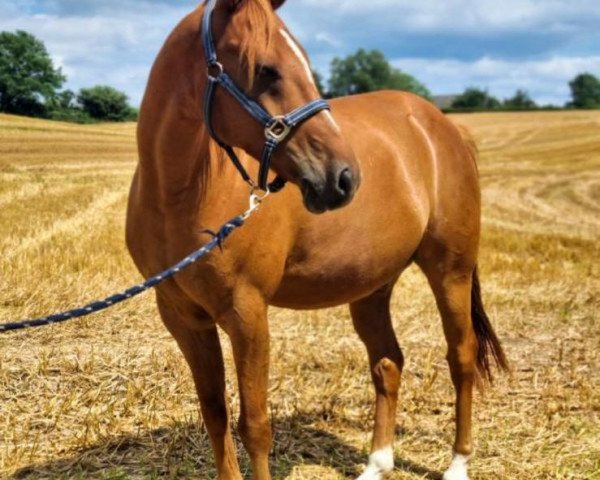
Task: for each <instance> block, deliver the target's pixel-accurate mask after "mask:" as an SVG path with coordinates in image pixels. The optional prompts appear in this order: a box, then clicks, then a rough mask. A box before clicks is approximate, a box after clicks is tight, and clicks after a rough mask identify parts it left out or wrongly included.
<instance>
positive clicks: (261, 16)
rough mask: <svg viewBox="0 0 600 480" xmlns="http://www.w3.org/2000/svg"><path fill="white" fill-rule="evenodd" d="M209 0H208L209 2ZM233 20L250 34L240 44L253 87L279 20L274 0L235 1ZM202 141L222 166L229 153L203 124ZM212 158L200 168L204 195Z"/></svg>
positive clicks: (248, 82) (247, 84)
mask: <svg viewBox="0 0 600 480" xmlns="http://www.w3.org/2000/svg"><path fill="white" fill-rule="evenodd" d="M205 4H206V3H205ZM232 21H233V22H234V27H235V28H236V29H240V30H242V31H244V32H246V34H245V35H244V36H243V39H242V42H241V44H240V59H239V61H240V70H241V71H242V72H245V73H246V78H245V79H244V80H245V81H244V87H245V88H247V89H251V88H252V86H253V83H254V78H255V74H256V58H257V56H258V54H259V52H261V51H264V50H265V49H268V48H269V47H270V45H271V40H272V38H273V33H274V32H275V29H276V26H277V23H276V16H275V13H274V11H273V6H272V4H271V1H270V0H238V1H237V2H235V3H232ZM202 136H203V140H202V143H203V144H204V146H205V150H204V153H203V155H206V156H207V157H208V158H213V159H217V162H216V164H217V165H218V166H219V167H218V168H219V169H220V168H222V167H223V165H224V164H225V162H226V161H227V157H226V155H225V153H224V151H223V149H222V148H221V147H220V146H219V145H218V143H217V142H216V141H215V140H214V139H213V138H211V137H210V135H209V134H208V129H207V128H203V132H202ZM210 170H211V162H210V161H206V162H202V167H201V171H200V179H199V180H200V184H201V187H200V192H201V197H204V194H205V193H206V189H205V186H206V182H207V181H208V178H209V177H210Z"/></svg>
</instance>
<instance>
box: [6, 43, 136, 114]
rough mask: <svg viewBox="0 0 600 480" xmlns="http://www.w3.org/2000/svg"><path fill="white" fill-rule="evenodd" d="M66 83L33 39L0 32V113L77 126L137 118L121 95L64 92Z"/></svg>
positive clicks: (95, 90)
mask: <svg viewBox="0 0 600 480" xmlns="http://www.w3.org/2000/svg"><path fill="white" fill-rule="evenodd" d="M66 80H67V77H66V76H65V75H64V74H63V73H62V70H61V69H60V68H57V67H55V66H54V64H53V62H52V58H51V57H50V55H49V53H48V50H47V49H46V46H45V45H44V44H43V43H42V42H41V41H40V40H38V39H37V38H36V37H34V36H33V35H31V34H30V33H27V32H24V31H17V32H15V33H11V32H0V112H6V113H13V114H16V115H26V116H30V117H41V118H49V119H53V120H63V121H72V122H78V123H90V122H94V121H114V122H119V121H126V120H135V119H136V118H137V110H136V109H134V108H133V107H131V105H130V104H129V100H128V98H127V95H125V94H124V93H123V92H120V91H118V90H116V89H115V88H113V87H110V86H108V85H97V86H94V87H91V88H82V89H81V90H79V92H78V93H75V92H73V91H71V90H63V85H64V84H65V82H66Z"/></svg>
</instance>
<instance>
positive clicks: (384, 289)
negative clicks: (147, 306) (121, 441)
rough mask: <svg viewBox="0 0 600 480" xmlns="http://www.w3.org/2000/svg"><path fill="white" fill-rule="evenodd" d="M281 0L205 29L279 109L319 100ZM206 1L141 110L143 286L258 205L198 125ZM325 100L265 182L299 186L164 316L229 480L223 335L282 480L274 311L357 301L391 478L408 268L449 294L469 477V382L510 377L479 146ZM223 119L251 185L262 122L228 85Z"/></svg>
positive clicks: (134, 221) (386, 104) (432, 112)
mask: <svg viewBox="0 0 600 480" xmlns="http://www.w3.org/2000/svg"><path fill="white" fill-rule="evenodd" d="M282 3H283V1H282V0H279V1H276V0H218V2H217V5H216V8H215V10H214V14H213V19H212V23H211V28H212V35H213V38H214V41H215V44H216V50H217V53H218V56H219V60H220V62H221V63H222V65H223V67H224V70H225V71H226V72H228V73H229V75H230V76H231V78H232V79H233V80H234V81H235V82H236V83H237V84H238V85H241V86H242V87H243V88H244V90H245V92H246V94H247V95H248V96H249V97H250V98H252V99H254V100H256V101H257V102H258V103H259V104H260V105H262V106H263V107H264V109H266V110H267V111H268V112H270V114H271V115H274V114H280V113H285V112H289V111H291V110H293V109H295V108H297V107H299V106H301V105H305V104H306V103H308V102H310V101H312V100H315V99H317V98H318V92H317V88H316V87H315V84H314V82H313V79H312V75H311V70H310V66H309V63H308V59H307V57H306V54H305V52H304V51H303V50H302V48H301V47H300V46H299V45H298V44H297V43H296V41H295V40H294V38H293V37H292V35H291V34H290V33H289V31H288V30H287V29H286V27H285V26H284V24H283V23H282V21H281V20H280V19H279V17H278V16H277V15H276V13H275V10H276V9H277V8H278V7H279V6H280V5H281V4H282ZM205 8H206V6H205V5H201V6H199V7H198V9H196V10H195V11H194V12H193V13H191V14H190V15H189V16H188V17H186V18H185V19H184V20H183V21H182V22H181V23H180V24H179V25H178V26H177V27H176V28H175V30H174V31H173V33H172V34H171V35H170V37H169V38H168V40H167V41H166V44H165V45H164V47H163V49H162V51H161V52H160V54H159V56H158V59H157V60H156V63H155V65H154V67H153V69H152V72H151V75H150V79H149V83H148V88H147V91H146V95H145V97H144V101H143V104H142V108H141V112H140V120H139V127H138V142H139V155H140V161H139V165H138V168H137V171H136V174H135V177H134V180H133V185H132V188H131V195H130V200H129V209H128V219H127V243H128V247H129V249H130V252H131V255H132V256H133V259H134V260H135V262H136V265H137V266H138V268H139V270H140V271H141V273H142V274H143V275H144V276H146V277H148V276H150V275H152V274H154V273H155V272H158V271H161V270H163V269H164V268H165V267H168V266H170V265H171V264H173V263H175V262H176V261H178V260H180V259H181V258H183V257H184V256H186V255H187V254H189V253H190V252H192V251H194V250H196V249H197V248H198V247H199V246H201V245H202V244H203V243H205V242H206V241H207V240H209V239H210V235H209V234H207V233H206V229H210V228H213V229H214V228H216V227H218V226H219V225H221V224H222V223H223V222H224V221H226V220H227V219H229V218H231V217H232V216H235V215H237V214H239V213H240V212H242V211H244V210H245V209H246V208H247V201H248V188H247V185H246V184H245V183H244V181H243V180H242V179H241V178H240V176H239V175H238V172H237V170H236V169H235V168H234V167H233V166H232V165H231V164H229V162H226V161H225V160H224V157H223V155H222V154H221V151H220V149H219V147H218V145H217V144H216V143H215V142H214V141H213V140H212V138H211V137H210V135H209V132H208V129H207V125H206V124H205V122H204V119H203V115H202V112H203V107H204V91H205V89H206V86H207V67H206V60H207V59H206V58H205V54H204V50H203V46H202V42H201V19H202V17H203V13H204V11H205ZM331 107H332V113H330V112H329V111H327V110H323V111H320V112H319V113H317V114H316V115H314V116H313V117H312V118H310V119H309V120H307V121H305V122H304V123H303V124H302V125H300V126H299V127H298V128H296V129H295V130H294V131H293V132H292V134H291V135H290V136H289V137H288V138H287V139H286V140H285V141H284V142H283V143H282V144H281V146H280V147H279V148H278V149H277V150H276V152H275V155H274V157H273V163H272V175H271V177H270V178H273V176H274V174H275V173H276V174H277V175H279V176H280V177H281V178H283V179H284V180H288V181H290V182H291V183H292V185H289V186H288V187H287V188H285V189H284V190H283V191H281V192H280V193H277V194H272V195H271V196H270V197H269V198H268V200H266V201H265V202H264V204H263V207H262V208H261V210H259V211H258V212H257V213H256V214H255V215H254V216H253V217H252V218H250V219H249V220H248V221H247V223H246V225H245V226H244V227H243V228H242V229H240V230H239V231H237V232H236V233H235V234H234V235H232V236H231V238H230V239H228V240H227V242H225V244H224V245H223V249H222V252H216V253H213V254H211V255H210V256H209V257H207V258H206V259H204V260H202V261H201V262H199V263H197V264H195V265H194V266H192V267H191V268H190V269H189V270H186V271H185V272H182V273H181V274H179V275H178V276H177V277H176V278H175V279H173V280H170V281H168V282H166V284H164V285H162V286H160V287H159V288H158V289H157V304H158V308H159V311H160V315H161V317H162V319H163V321H164V323H165V325H166V327H167V328H168V330H169V331H170V332H171V334H172V335H173V336H174V338H175V339H176V341H177V343H178V345H179V347H180V348H181V350H182V352H183V354H184V356H185V359H186V360H187V362H188V363H189V365H190V368H191V371H192V374H193V377H194V381H195V385H196V387H197V391H198V396H199V399H200V404H201V410H202V415H203V418H204V422H205V424H206V428H207V430H208V433H209V435H210V439H211V442H212V446H213V450H214V455H215V460H216V466H217V470H218V475H219V478H220V479H223V480H225V479H240V478H241V474H240V469H239V466H238V461H237V459H236V449H235V446H234V442H233V440H232V434H231V429H230V419H229V412H228V408H227V400H226V392H225V378H224V366H223V358H222V352H221V345H220V343H219V337H218V335H217V328H218V327H220V328H222V329H223V330H224V331H225V332H226V334H227V335H228V336H229V338H230V340H231V343H232V347H233V355H234V360H235V365H236V370H237V376H238V382H239V392H240V399H241V413H240V418H239V424H238V425H239V433H240V436H241V438H242V441H243V443H244V446H245V448H246V450H247V451H248V453H249V455H250V459H251V462H252V471H253V478H255V479H257V480H266V479H269V478H271V477H270V473H269V465H268V454H269V450H270V448H271V429H270V424H269V415H268V412H267V385H268V375H269V324H268V320H267V310H268V306H269V305H276V306H279V307H286V308H293V309H315V308H326V307H331V306H335V305H340V304H344V303H348V304H350V310H351V313H352V319H353V322H354V326H355V328H356V331H357V332H358V335H359V336H360V338H361V339H362V341H363V342H364V343H365V346H366V349H367V352H368V356H369V362H370V366H371V375H372V379H373V383H374V385H375V394H376V409H375V427H374V434H373V441H372V451H371V455H370V457H369V463H368V466H367V468H366V471H365V472H364V474H363V475H361V477H360V478H361V479H379V478H382V476H383V475H384V474H385V473H387V472H389V471H391V470H392V469H393V466H394V456H393V449H392V444H393V440H394V430H395V415H396V403H397V398H398V397H397V395H398V388H399V385H400V377H401V372H402V367H403V363H404V362H403V357H402V352H401V350H400V348H399V346H398V343H397V340H396V337H395V335H394V331H393V327H392V322H391V317H390V296H391V294H392V288H393V286H394V284H395V283H396V280H397V279H398V277H399V276H400V274H401V273H402V271H403V270H404V269H405V268H406V267H407V266H408V265H410V264H411V263H412V262H415V263H416V264H417V265H418V266H419V267H420V268H421V269H422V271H423V272H424V274H425V275H426V276H427V279H428V280H429V283H430V285H431V288H432V290H433V293H434V295H435V298H436V300H437V305H438V307H439V311H440V313H441V317H442V322H443V327H444V333H445V337H446V340H447V343H448V355H447V359H448V362H449V366H450V372H451V376H452V381H453V383H454V386H455V388H456V439H455V443H454V449H453V452H454V453H453V460H452V463H451V465H450V468H449V469H448V471H447V472H446V474H445V478H447V479H461V480H463V479H466V478H468V477H467V465H466V464H467V460H468V457H469V455H470V454H471V450H472V439H471V403H472V390H473V385H474V383H475V382H476V381H477V379H478V377H479V376H484V377H489V376H490V360H489V359H490V358H495V360H496V362H497V363H498V364H499V365H500V366H501V367H506V360H505V357H504V354H503V352H502V348H501V346H500V343H499V341H498V339H497V337H496V335H495V334H494V332H493V329H492V327H491V325H490V323H489V320H488V318H487V316H486V314H485V312H484V310H483V307H482V303H481V298H480V291H479V284H478V279H477V270H476V265H477V252H478V243H479V231H480V191H479V183H478V173H477V166H476V163H475V161H476V155H475V149H474V146H473V145H472V143H471V142H470V141H469V140H468V137H467V136H466V134H464V133H461V131H459V129H457V127H456V126H455V125H453V124H452V123H451V122H450V121H449V120H448V119H447V118H446V117H445V116H444V115H442V114H441V113H440V112H439V111H438V110H437V109H436V108H435V107H433V106H432V105H430V104H429V103H428V102H426V101H424V100H423V99H421V98H419V97H417V96H414V95H411V94H408V93H402V92H381V93H374V94H368V95H357V96H353V97H348V98H341V99H337V100H334V101H332V102H331ZM212 111H213V115H212V123H213V125H212V127H213V129H214V132H216V133H217V134H218V137H219V138H220V140H222V141H223V142H224V143H227V144H229V145H233V146H235V147H236V151H237V152H238V154H239V156H240V161H241V163H242V164H243V166H244V167H245V168H246V169H247V170H248V171H249V172H250V173H251V174H252V175H256V174H257V170H258V162H257V161H256V159H257V158H260V155H261V148H262V146H263V144H264V131H263V127H262V126H261V125H260V124H259V123H258V122H256V120H255V119H254V118H252V117H251V116H250V115H249V114H248V113H247V111H246V110H244V109H243V108H242V106H241V105H240V104H239V103H238V102H237V101H236V99H234V98H233V97H232V96H231V95H230V94H229V93H228V92H227V91H225V90H224V89H222V88H218V89H217V91H216V94H215V97H214V105H213V109H212ZM359 184H360V188H359ZM298 187H299V188H298ZM351 200H353V201H351ZM346 204H348V206H346V207H345V208H338V207H342V206H344V205H346ZM316 213H321V215H316Z"/></svg>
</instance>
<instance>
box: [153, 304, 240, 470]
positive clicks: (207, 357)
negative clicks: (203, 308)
mask: <svg viewBox="0 0 600 480" xmlns="http://www.w3.org/2000/svg"><path fill="white" fill-rule="evenodd" d="M157 304H158V308H159V312H160V315H161V317H162V319H163V322H164V323H165V325H166V327H167V329H168V330H169V331H170V332H171V334H172V335H173V337H174V338H175V340H176V341H177V344H178V345H179V348H180V349H181V351H182V353H183V355H184V357H185V359H186V361H187V363H188V364H189V366H190V369H191V371H192V375H193V377H194V383H195V385H196V390H197V392H198V398H199V400H200V406H201V410H202V418H203V419H204V424H205V425H206V429H207V431H208V434H209V436H210V439H211V443H212V447H213V452H214V456H215V462H216V467H217V472H218V478H219V480H241V479H242V475H241V473H240V468H239V466H238V462H237V456H236V448H235V444H234V442H233V438H232V435H231V428H230V423H229V411H228V407H227V399H226V392H225V368H224V365H223V354H222V351H221V343H220V341H219V336H218V333H217V328H216V326H215V325H214V324H212V321H211V319H210V318H201V319H200V318H197V317H198V316H197V315H195V314H194V313H191V312H186V313H183V312H181V311H179V309H177V310H176V309H174V308H173V307H172V306H171V304H170V303H169V302H168V301H166V300H164V299H161V298H160V297H158V298H157ZM186 315H189V316H191V317H193V318H191V319H190V320H191V321H193V322H194V323H196V322H198V323H199V322H205V323H206V325H207V326H206V328H205V329H202V330H196V329H191V328H189V327H187V326H186V323H184V321H185V319H184V318H183V317H184V316H186ZM211 324H212V325H211Z"/></svg>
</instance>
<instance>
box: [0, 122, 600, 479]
mask: <svg viewBox="0 0 600 480" xmlns="http://www.w3.org/2000/svg"><path fill="white" fill-rule="evenodd" d="M458 120H459V121H460V122H462V123H464V124H466V125H467V126H469V127H470V128H472V130H473V132H474V133H475V135H476V137H477V139H478V141H479V144H480V146H481V150H482V159H481V172H482V181H483V186H484V199H485V211H484V216H485V223H484V226H485V228H484V236H483V243H482V255H481V275H482V283H483V289H484V294H485V300H486V303H487V304H488V308H489V311H490V314H491V316H492V318H493V319H494V322H495V325H496V327H497V330H498V333H499V334H500V336H501V337H502V338H503V340H504V343H505V346H506V349H507V352H508V354H509V356H510V359H511V360H512V365H513V369H514V372H513V376H512V378H510V379H509V378H505V379H501V380H500V381H499V383H498V385H497V386H496V388H495V389H492V390H489V391H488V392H487V393H486V395H485V396H483V397H482V396H479V398H478V401H477V405H476V416H475V418H476V422H475V424H476V428H475V433H476V438H477V456H476V458H475V459H474V461H473V465H472V473H473V478H474V479H478V478H479V479H483V478H485V479H494V478H497V479H527V480H533V479H540V480H541V479H549V478H552V479H593V478H600V418H599V417H600V357H599V355H600V353H599V351H600V320H599V316H598V309H599V307H600V298H599V292H600V280H599V279H600V267H599V264H598V258H600V242H599V241H598V240H599V236H600V235H599V234H600V215H599V214H600V112H599V113H591V112H579V113H577V112H573V113H532V114H494V115H488V114H481V115H471V116H459V117H458ZM133 132H134V126H133V125H119V126H71V125H65V124H59V123H47V122H43V121H34V120H29V119H20V118H16V117H6V116H0V227H1V228H2V232H3V235H2V236H1V237H0V272H1V273H0V275H1V276H0V319H2V320H9V319H19V318H25V317H30V316H34V315H38V314H44V313H48V312H52V311H55V310H58V309H60V308H62V307H66V306H71V305H73V306H74V305H78V304H80V303H82V302H85V301H87V300H90V299H94V298H97V297H99V296H101V295H103V294H107V293H112V292H113V291H114V290H117V289H119V288H121V287H123V286H125V285H128V284H130V283H132V282H134V281H136V280H138V276H137V275H136V273H135V269H134V268H133V265H132V263H131V261H130V260H129V258H128V255H127V253H126V251H125V247H124V242H123V224H124V212H125V208H124V207H125V201H126V195H127V188H128V184H129V180H130V177H131V174H132V172H133V168H134V161H135V157H136V154H135V145H134V135H133ZM393 306H394V312H395V314H396V315H395V324H396V327H397V332H398V336H399V338H400V339H401V343H402V344H403V347H404V350H405V354H406V357H407V366H406V373H405V375H404V384H403V388H402V394H401V400H402V401H401V406H402V409H401V412H400V413H399V415H398V425H399V427H398V441H397V444H396V450H395V452H396V460H397V468H396V471H395V472H394V474H393V475H392V477H391V478H393V479H418V478H428V479H434V478H438V477H439V472H440V471H441V470H442V469H443V467H444V466H445V465H446V464H447V462H448V460H449V448H450V443H451V440H452V423H453V411H452V399H453V393H452V389H451V385H450V382H449V379H448V374H447V368H446V365H445V361H444V344H443V340H442V333H441V328H440V325H439V324H440V322H439V320H438V317H437V311H436V309H435V306H434V303H433V301H432V298H431V294H430V292H429V289H428V288H427V286H426V284H425V282H424V280H423V279H422V277H421V275H420V274H419V273H418V272H416V271H415V270H414V269H411V270H409V271H408V272H406V274H405V275H404V277H403V279H402V280H401V281H400V284H399V285H398V288H397V289H396V293H395V297H394V305H393ZM272 331H273V347H272V349H273V354H272V358H273V369H272V374H271V390H270V403H271V411H272V416H273V421H274V426H275V430H276V437H275V439H276V440H275V448H274V452H273V458H272V460H273V470H274V472H275V476H276V478H288V479H295V480H300V479H316V478H318V479H332V480H333V479H340V478H346V477H351V476H352V475H355V474H356V473H358V472H360V470H361V468H362V467H361V464H362V462H364V461H365V458H366V454H367V451H368V446H369V438H370V429H371V415H372V398H373V396H372V392H371V386H370V380H369V376H368V372H367V365H366V356H365V354H364V352H363V347H362V346H361V344H360V343H359V341H358V340H357V338H356V336H355V334H354V333H353V331H352V327H351V323H350V321H349V317H348V312H347V309H345V308H341V309H334V310H329V311H322V312H318V313H317V312H309V313H294V312H288V311H282V310H273V311H272ZM334 339H335V341H334ZM226 354H227V361H228V368H229V387H230V388H229V390H230V392H231V393H232V396H231V403H232V407H233V409H234V411H235V410H237V402H238V399H237V396H236V394H235V390H236V388H235V382H234V381H232V379H233V375H232V373H233V372H232V367H231V356H230V353H229V350H228V349H227V352H226ZM244 458H245V457H244ZM244 468H245V469H246V471H247V470H248V467H247V461H245V460H244ZM0 471H1V472H3V475H4V476H6V477H13V476H14V477H17V478H107V479H108V478H110V479H121V478H156V477H170V478H190V477H196V478H213V477H214V472H213V469H212V456H211V453H210V448H209V442H208V440H207V437H206V435H205V433H204V430H203V428H201V426H199V423H198V405H197V402H196V398H195V394H194V392H193V386H192V382H191V379H190V375H189V374H188V371H187V367H186V365H185V364H184V362H183V360H182V358H181V355H180V354H179V352H178V350H177V348H176V346H175V344H174V342H173V340H172V339H171V338H170V336H169V335H168V334H167V333H166V331H165V330H164V329H163V327H162V326H161V323H160V321H159V320H158V317H157V313H156V310H155V307H154V304H153V298H152V296H151V295H147V296H145V297H143V298H138V299H135V300H133V301H131V302H130V303H128V304H126V305H122V306H119V307H116V308H115V309H113V310H111V311H109V312H107V313H104V314H101V315H98V316H94V317H91V318H88V319H85V320H81V321H75V322H73V323H70V324H67V325H63V326H56V327H49V328H46V329H42V330H37V331H30V332H25V333H17V334H10V335H4V336H1V337H0Z"/></svg>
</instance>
